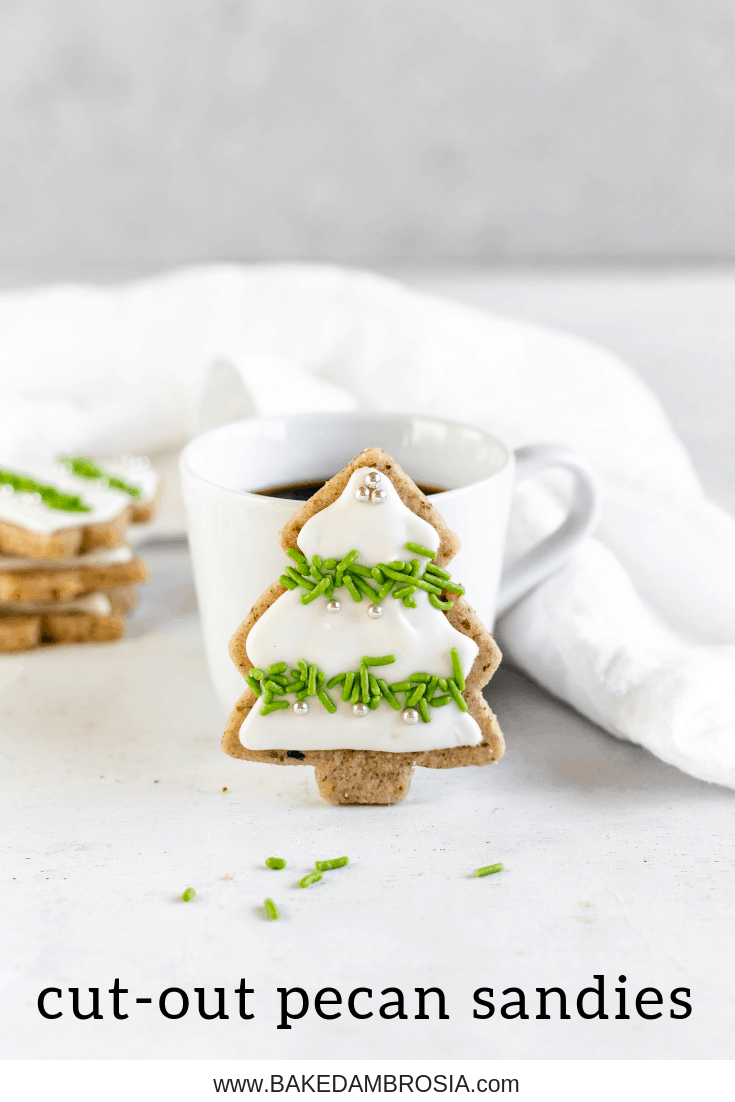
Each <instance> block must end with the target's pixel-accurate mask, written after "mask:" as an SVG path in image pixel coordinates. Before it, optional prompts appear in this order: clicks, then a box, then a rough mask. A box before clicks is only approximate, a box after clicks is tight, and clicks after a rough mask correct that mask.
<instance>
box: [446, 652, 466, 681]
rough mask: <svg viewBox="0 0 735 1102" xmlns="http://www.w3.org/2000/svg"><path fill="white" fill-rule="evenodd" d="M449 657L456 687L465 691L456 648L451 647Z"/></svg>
mask: <svg viewBox="0 0 735 1102" xmlns="http://www.w3.org/2000/svg"><path fill="white" fill-rule="evenodd" d="M449 655H450V657H451V659H452V674H453V675H454V680H455V681H456V682H457V687H458V688H460V689H466V688H467V686H466V684H465V680H464V674H463V673H462V661H461V659H460V657H459V651H458V650H457V648H456V647H452V649H451V650H450V652H449Z"/></svg>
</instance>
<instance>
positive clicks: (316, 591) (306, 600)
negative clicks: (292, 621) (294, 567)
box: [301, 575, 332, 605]
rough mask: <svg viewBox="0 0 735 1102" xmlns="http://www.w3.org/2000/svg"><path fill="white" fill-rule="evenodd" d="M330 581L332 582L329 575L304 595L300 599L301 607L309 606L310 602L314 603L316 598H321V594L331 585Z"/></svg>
mask: <svg viewBox="0 0 735 1102" xmlns="http://www.w3.org/2000/svg"><path fill="white" fill-rule="evenodd" d="M331 581H332V580H331V578H330V577H329V575H325V577H323V578H322V580H321V581H320V582H319V584H318V585H316V586H314V588H313V589H312V590H311V591H310V592H309V593H304V595H303V596H302V598H301V603H302V605H310V604H311V602H312V601H315V600H316V599H317V597H321V595H322V593H324V591H325V590H326V589H327V588H328V587H329V586H330V585H331Z"/></svg>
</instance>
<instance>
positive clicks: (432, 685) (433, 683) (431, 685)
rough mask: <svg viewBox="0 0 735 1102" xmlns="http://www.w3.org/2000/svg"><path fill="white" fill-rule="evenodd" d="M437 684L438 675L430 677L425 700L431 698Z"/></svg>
mask: <svg viewBox="0 0 735 1102" xmlns="http://www.w3.org/2000/svg"><path fill="white" fill-rule="evenodd" d="M438 684H439V678H438V677H432V679H431V681H430V682H429V687H428V689H427V690H426V699H427V700H431V698H432V696H433V695H434V693H435V692H436V687H437V685H438Z"/></svg>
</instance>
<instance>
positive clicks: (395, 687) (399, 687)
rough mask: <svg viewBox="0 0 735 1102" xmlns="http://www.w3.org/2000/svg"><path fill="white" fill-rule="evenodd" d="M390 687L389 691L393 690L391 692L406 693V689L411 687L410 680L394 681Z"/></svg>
mask: <svg viewBox="0 0 735 1102" xmlns="http://www.w3.org/2000/svg"><path fill="white" fill-rule="evenodd" d="M390 688H391V692H393V693H407V692H408V690H409V689H410V688H411V682H410V681H395V682H394V683H393V684H392V685H391V687H390Z"/></svg>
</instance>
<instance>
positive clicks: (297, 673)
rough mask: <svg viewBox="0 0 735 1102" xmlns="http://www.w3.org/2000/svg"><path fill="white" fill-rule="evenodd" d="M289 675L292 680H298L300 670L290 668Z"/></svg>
mask: <svg viewBox="0 0 735 1102" xmlns="http://www.w3.org/2000/svg"><path fill="white" fill-rule="evenodd" d="M291 677H293V679H294V681H298V680H299V678H300V677H301V670H291Z"/></svg>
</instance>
